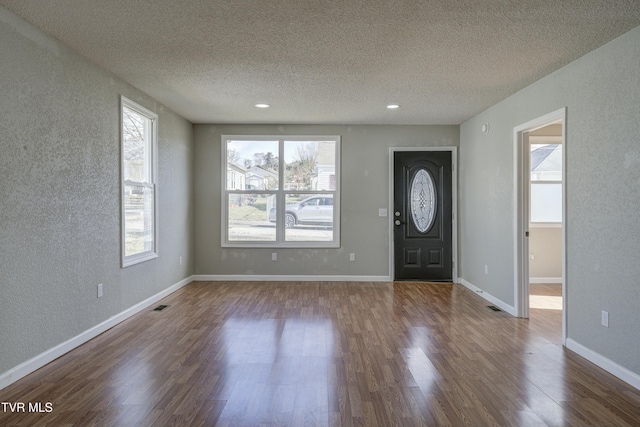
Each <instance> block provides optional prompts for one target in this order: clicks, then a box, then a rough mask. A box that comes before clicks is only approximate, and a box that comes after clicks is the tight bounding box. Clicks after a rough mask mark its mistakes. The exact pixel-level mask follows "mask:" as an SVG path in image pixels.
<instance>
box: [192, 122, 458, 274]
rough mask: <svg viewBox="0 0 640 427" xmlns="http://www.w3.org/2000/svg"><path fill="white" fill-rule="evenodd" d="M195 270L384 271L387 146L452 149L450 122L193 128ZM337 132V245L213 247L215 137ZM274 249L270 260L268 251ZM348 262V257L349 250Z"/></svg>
mask: <svg viewBox="0 0 640 427" xmlns="http://www.w3.org/2000/svg"><path fill="white" fill-rule="evenodd" d="M194 128H195V163H194V167H195V182H194V185H195V216H194V218H195V230H196V231H197V232H196V234H195V253H196V261H195V274H201V275H321V276H335V275H337V276H340V275H350V276H385V277H388V276H389V222H388V221H389V220H390V218H388V217H387V218H381V217H379V216H378V209H379V208H387V207H388V205H389V147H413V146H415V147H425V146H457V145H458V138H459V127H458V126H382V125H381V126H338V125H336V126H330V125H322V126H312V125H307V126H305V125H296V126H294V125H284V126H276V125H195V126H194ZM225 134H230V135H234V134H235V135H259V134H263V135H341V136H342V189H341V191H342V193H341V197H342V199H341V200H342V217H341V228H342V239H341V240H342V245H341V247H340V248H338V249H278V250H274V249H238V248H221V247H220V231H221V220H220V197H221V195H220V185H221V173H220V165H221V159H220V155H221V147H220V144H221V135H225ZM272 252H278V261H276V262H274V261H271V253H272ZM351 252H354V253H355V254H356V261H355V262H350V261H349V253H351Z"/></svg>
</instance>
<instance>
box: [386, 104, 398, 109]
mask: <svg viewBox="0 0 640 427" xmlns="http://www.w3.org/2000/svg"><path fill="white" fill-rule="evenodd" d="M387 108H388V109H389V110H396V109H398V108H400V106H399V105H398V104H389V105H387Z"/></svg>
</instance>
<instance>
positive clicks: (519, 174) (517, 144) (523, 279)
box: [513, 107, 568, 345]
mask: <svg viewBox="0 0 640 427" xmlns="http://www.w3.org/2000/svg"><path fill="white" fill-rule="evenodd" d="M552 123H561V124H562V345H565V342H566V340H567V244H566V242H567V209H566V201H567V192H566V185H567V181H566V179H567V151H568V150H567V145H566V144H567V108H566V107H563V108H561V109H559V110H556V111H553V112H551V113H549V114H545V115H544V116H541V117H538V118H537V119H533V120H530V121H528V122H526V123H523V124H521V125H519V126H516V127H515V128H513V141H514V174H513V175H514V194H515V206H516V209H515V210H514V213H515V218H514V248H515V256H514V259H515V266H514V284H515V289H514V296H515V309H516V317H525V318H528V317H529V237H528V233H529V220H530V218H529V217H530V207H531V206H530V205H531V201H530V198H529V192H530V188H531V187H530V186H531V172H530V166H529V165H530V158H531V149H530V148H529V147H528V145H529V139H528V135H527V133H528V132H532V131H534V130H536V129H540V128H542V127H545V126H547V125H550V124H552Z"/></svg>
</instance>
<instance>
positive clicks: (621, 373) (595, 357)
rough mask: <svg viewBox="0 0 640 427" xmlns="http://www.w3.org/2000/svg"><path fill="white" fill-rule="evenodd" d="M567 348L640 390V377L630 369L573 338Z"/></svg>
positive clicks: (569, 340)
mask: <svg viewBox="0 0 640 427" xmlns="http://www.w3.org/2000/svg"><path fill="white" fill-rule="evenodd" d="M565 346H566V347H567V348H568V349H569V350H571V351H573V352H575V353H577V354H578V355H580V356H582V357H584V358H585V359H587V360H588V361H589V362H591V363H593V364H595V365H597V366H599V367H600V368H602V369H604V370H605V371H607V372H609V373H610V374H611V375H614V376H616V377H618V378H620V379H621V380H622V381H624V382H626V383H628V384H629V385H631V386H633V387H635V388H636V389H638V390H640V375H639V374H637V373H635V372H633V371H630V370H629V369H627V368H625V367H624V366H621V365H618V364H617V363H616V362H614V361H613V360H611V359H608V358H606V357H604V356H603V355H601V354H600V353H596V352H595V351H593V350H591V349H590V348H587V347H585V346H583V345H582V344H580V343H578V342H576V341H574V340H572V339H571V338H567V342H566V344H565Z"/></svg>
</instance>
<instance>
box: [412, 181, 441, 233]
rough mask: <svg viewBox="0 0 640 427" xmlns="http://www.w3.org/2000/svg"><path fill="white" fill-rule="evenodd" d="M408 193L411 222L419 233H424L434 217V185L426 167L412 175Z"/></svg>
mask: <svg viewBox="0 0 640 427" xmlns="http://www.w3.org/2000/svg"><path fill="white" fill-rule="evenodd" d="M410 194H411V218H412V219H413V224H414V225H415V227H416V228H417V229H418V231H419V232H420V233H426V232H427V231H429V229H430V228H431V226H432V225H433V221H434V220H435V218H436V186H435V182H434V181H433V178H432V177H431V174H430V173H429V172H427V170H426V169H420V170H419V171H418V172H417V173H416V174H415V175H414V176H413V180H412V181H411V193H410Z"/></svg>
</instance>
